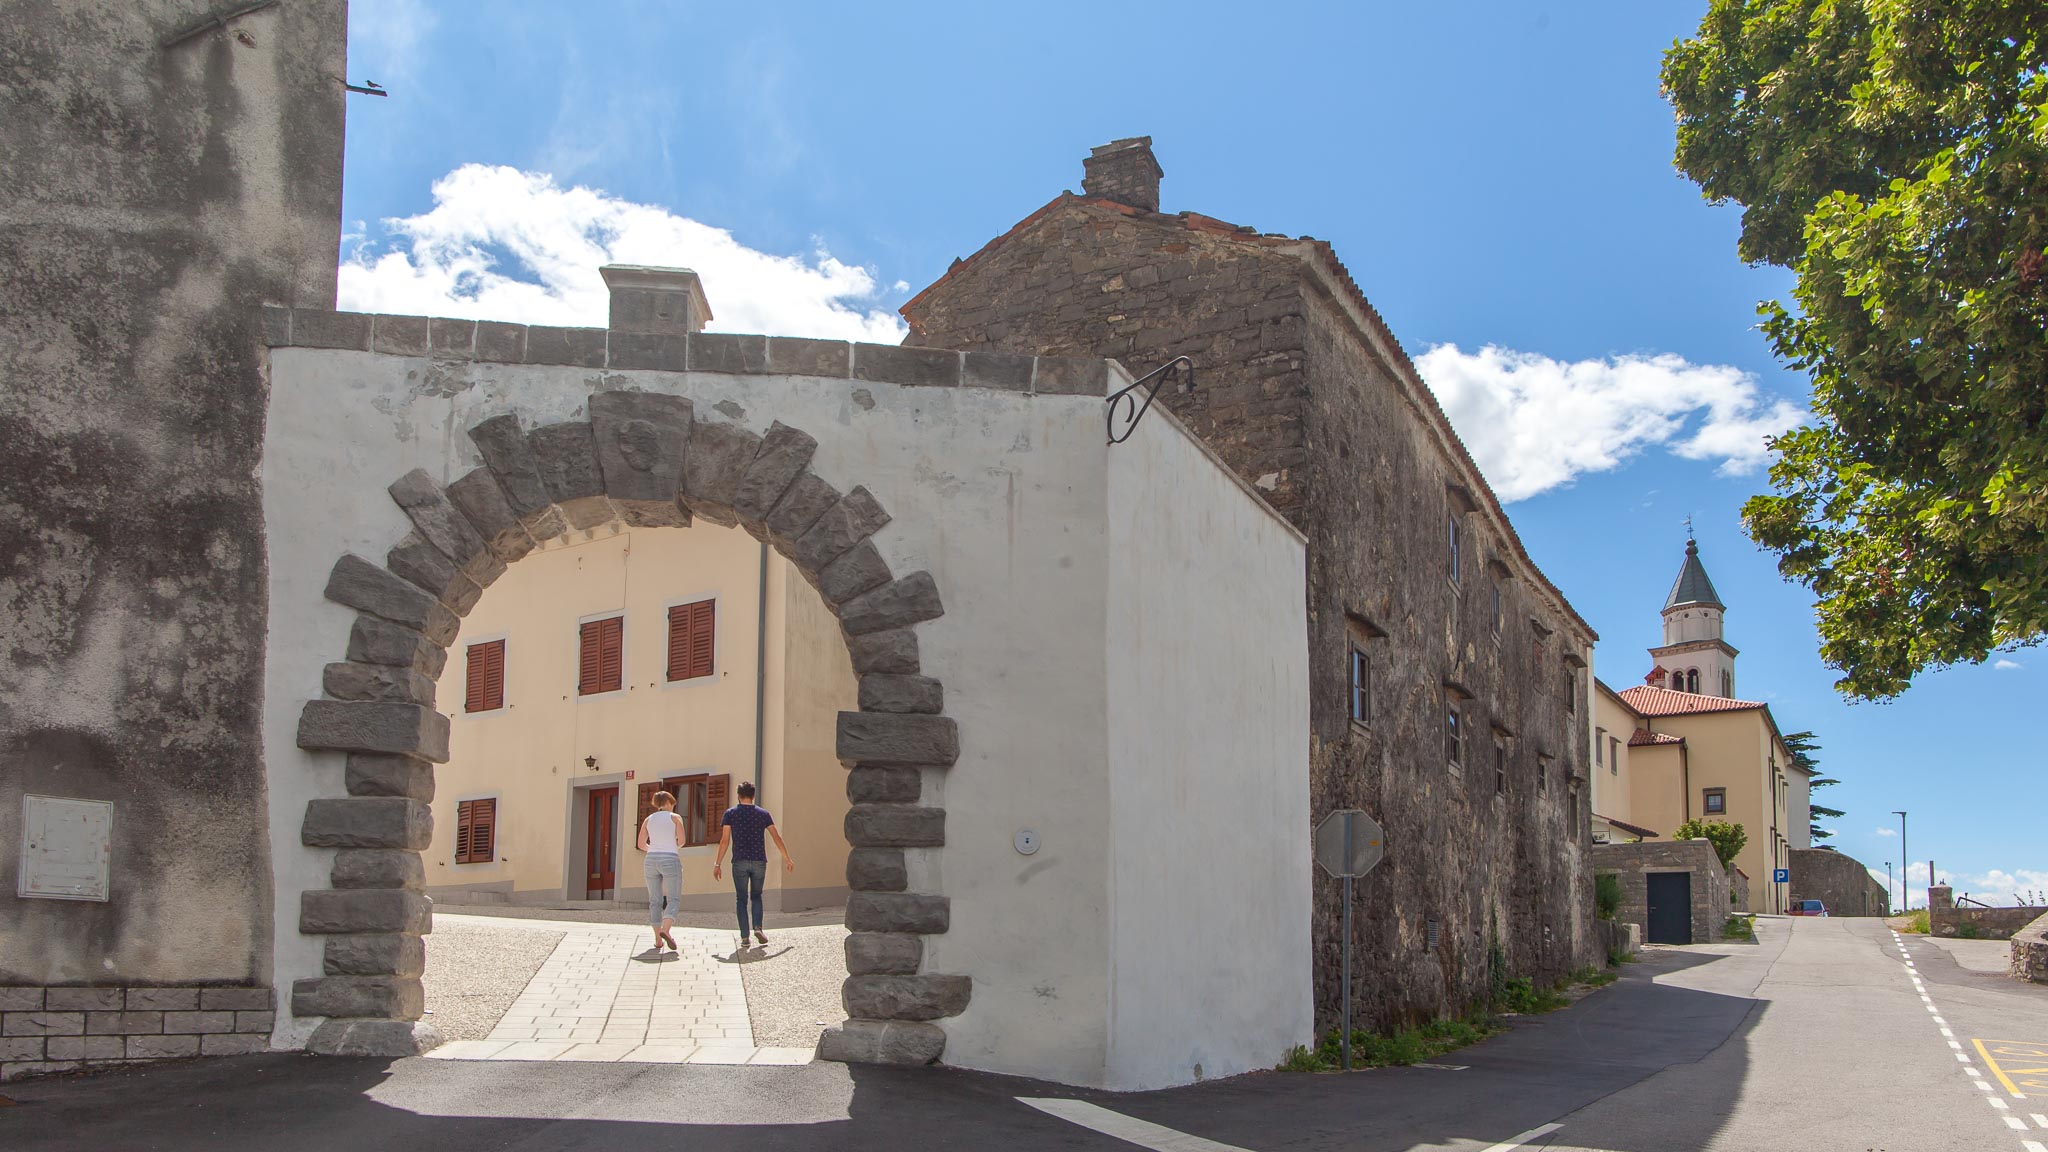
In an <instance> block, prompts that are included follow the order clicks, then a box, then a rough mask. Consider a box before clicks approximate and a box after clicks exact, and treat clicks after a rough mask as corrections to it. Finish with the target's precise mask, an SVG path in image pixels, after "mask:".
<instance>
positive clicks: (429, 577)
mask: <svg viewBox="0 0 2048 1152" xmlns="http://www.w3.org/2000/svg"><path fill="white" fill-rule="evenodd" d="M384 563H385V564H386V565H387V566H389V567H390V569H391V570H392V571H393V572H396V573H398V574H399V575H400V576H402V577H404V578H405V579H407V580H409V581H411V582H412V583H414V584H416V585H418V586H419V587H421V588H423V589H425V590H426V591H427V593H428V594H429V595H431V596H433V597H434V598H435V599H436V600H439V601H440V602H441V603H443V604H445V605H447V607H448V610H449V612H450V613H452V614H453V615H455V616H462V615H464V614H466V613H467V612H468V611H469V610H470V609H471V608H474V607H476V602H477V601H478V600H481V599H483V595H484V589H483V585H481V584H479V583H477V582H476V581H475V580H472V579H470V578H469V577H468V576H465V575H463V573H462V571H461V570H460V569H458V568H457V567H455V561H453V560H450V559H449V558H448V557H447V556H446V555H444V554H442V552H441V550H440V549H439V548H436V547H434V546H433V545H432V544H429V543H428V542H427V538H426V537H424V536H422V535H420V534H419V533H418V532H417V531H413V532H407V533H406V534H405V539H403V540H400V541H399V542H398V543H396V544H393V545H392V546H391V550H390V551H389V552H386V553H385V554H384ZM450 639H453V637H452V636H451V637H450Z"/></svg>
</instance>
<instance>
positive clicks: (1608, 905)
mask: <svg viewBox="0 0 2048 1152" xmlns="http://www.w3.org/2000/svg"><path fill="white" fill-rule="evenodd" d="M1593 910H1594V911H1595V912H1596V913H1598V914H1599V916H1600V918H1601V919H1602V920H1612V919H1614V914H1615V913H1616V912H1619V911H1621V877H1619V876H1616V875H1615V874H1614V873H1612V872H1602V873H1600V874H1599V875H1598V876H1595V877H1593Z"/></svg>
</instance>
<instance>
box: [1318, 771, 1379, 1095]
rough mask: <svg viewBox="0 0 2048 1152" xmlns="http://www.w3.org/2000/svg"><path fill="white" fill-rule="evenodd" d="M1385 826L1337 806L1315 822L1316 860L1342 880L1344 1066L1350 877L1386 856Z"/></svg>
mask: <svg viewBox="0 0 2048 1152" xmlns="http://www.w3.org/2000/svg"><path fill="white" fill-rule="evenodd" d="M1386 838H1387V833H1386V830H1385V829H1383V828H1381V827H1380V824H1379V821H1377V820H1374V819H1373V818H1372V817H1370V816H1368V815H1366V814H1365V813H1364V812H1363V811H1361V810H1359V809H1357V808H1340V809H1338V810H1337V811H1335V812H1332V813H1330V814H1329V815H1328V816H1325V817H1323V822H1322V823H1321V824H1318V825H1316V831H1315V853H1316V863H1317V864H1319V865H1321V866H1322V869H1323V871H1325V872H1328V873H1329V874H1330V875H1332V876H1335V877H1337V878H1339V879H1341V880H1343V881H1344V1030H1343V1032H1342V1033H1341V1036H1342V1042H1343V1048H1344V1070H1345V1071H1346V1072H1349V1071H1350V1070H1351V881H1352V880H1354V879H1356V878H1357V877H1360V876H1363V875H1365V874H1366V873H1367V872H1370V871H1372V870H1373V868H1374V867H1375V866H1376V865H1378V864H1379V862H1380V860H1381V859H1382V858H1383V857H1385V856H1386V854H1387V849H1386V843H1385V842H1386Z"/></svg>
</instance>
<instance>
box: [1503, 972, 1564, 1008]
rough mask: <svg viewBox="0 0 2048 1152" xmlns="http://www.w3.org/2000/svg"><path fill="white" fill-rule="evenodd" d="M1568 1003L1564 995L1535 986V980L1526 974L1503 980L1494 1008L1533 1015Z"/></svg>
mask: <svg viewBox="0 0 2048 1152" xmlns="http://www.w3.org/2000/svg"><path fill="white" fill-rule="evenodd" d="M1566 1003H1568V1001H1567V1000H1565V998H1564V997H1562V996H1560V995H1558V994H1557V993H1556V992H1553V991H1551V990H1550V989H1548V988H1538V987H1536V983H1535V981H1533V980H1531V979H1529V978H1528V977H1527V976H1517V977H1515V978H1513V979H1512V980H1507V981H1504V982H1503V983H1502V985H1501V996H1500V999H1499V1000H1498V1001H1496V1002H1495V1004H1494V1008H1495V1010H1496V1011H1500V1012H1512V1013H1514V1014H1516V1015H1518V1016H1533V1015H1535V1014H1536V1013H1538V1012H1549V1011H1551V1010H1552V1009H1555V1008H1562V1007H1564V1006H1565V1004H1566Z"/></svg>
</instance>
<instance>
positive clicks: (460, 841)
mask: <svg viewBox="0 0 2048 1152" xmlns="http://www.w3.org/2000/svg"><path fill="white" fill-rule="evenodd" d="M497 849H498V800H497V797H495V796H494V797H492V798H490V799H488V800H464V801H462V802H461V803H459V804H457V805H456V806H455V862H456V863H457V864H488V863H490V862H491V861H492V860H493V859H495V856H496V852H497Z"/></svg>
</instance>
